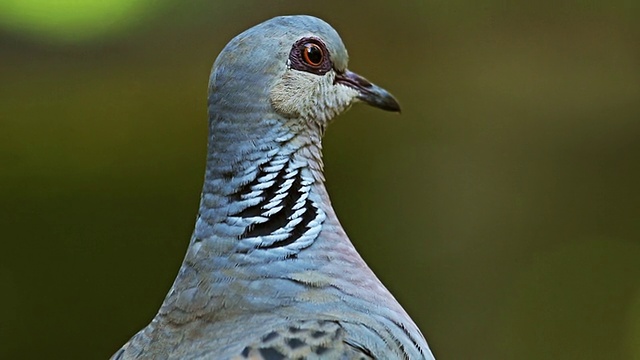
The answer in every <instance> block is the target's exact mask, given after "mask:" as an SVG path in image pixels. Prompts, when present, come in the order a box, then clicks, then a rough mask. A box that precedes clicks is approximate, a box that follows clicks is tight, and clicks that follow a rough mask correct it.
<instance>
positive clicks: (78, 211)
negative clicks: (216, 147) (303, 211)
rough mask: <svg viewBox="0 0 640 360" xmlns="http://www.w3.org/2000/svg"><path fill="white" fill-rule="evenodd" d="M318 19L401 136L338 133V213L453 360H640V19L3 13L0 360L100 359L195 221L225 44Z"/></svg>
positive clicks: (153, 296)
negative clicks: (213, 89) (376, 90)
mask: <svg viewBox="0 0 640 360" xmlns="http://www.w3.org/2000/svg"><path fill="white" fill-rule="evenodd" d="M296 13H306V14H312V15H316V16H320V17H322V18H324V19H325V20H327V21H328V22H329V23H331V24H332V25H333V26H334V27H335V28H336V29H337V30H338V31H339V32H340V33H341V35H342V37H343V40H344V41H345V43H346V45H347V47H348V49H349V51H350V55H351V62H350V68H351V69H352V70H354V71H357V72H359V73H361V74H363V75H365V76H367V77H368V78H369V79H370V80H372V81H374V82H376V83H378V84H380V85H382V86H384V87H386V88H387V89H389V90H390V91H391V92H393V93H394V94H395V95H396V96H397V98H398V99H399V100H400V102H401V104H402V106H403V113H402V115H400V116H397V115H394V114H389V113H385V112H382V111H378V110H376V109H372V108H369V107H366V106H356V107H354V108H353V109H351V110H350V111H349V112H348V113H347V114H345V115H343V116H341V117H340V118H338V119H337V121H335V122H334V123H333V124H332V126H331V127H330V128H329V131H328V133H327V135H326V137H325V143H324V144H325V163H326V173H327V174H326V175H327V179H328V187H329V191H330V192H331V194H332V199H333V203H334V206H335V208H336V210H337V212H338V214H339V216H340V218H341V220H342V223H343V225H344V226H345V228H346V229H347V232H348V233H349V235H350V237H351V239H352V240H353V242H354V243H355V245H356V247H357V248H358V249H359V251H360V252H361V254H362V255H363V256H364V258H365V259H366V260H367V261H368V263H369V264H370V265H371V267H372V268H373V269H374V270H375V271H376V273H377V274H378V275H379V277H380V278H381V279H382V280H383V282H384V283H385V284H386V285H387V286H388V287H389V288H390V289H391V290H392V292H393V293H394V294H395V295H396V297H397V298H398V299H399V301H400V302H401V303H402V304H403V305H404V306H405V308H406V309H407V311H408V312H409V313H410V314H411V315H412V316H413V318H414V319H415V321H416V322H417V323H418V325H419V326H420V327H421V329H422V330H423V332H424V333H425V335H426V336H427V338H428V340H429V343H430V345H431V347H432V349H433V350H434V352H435V354H436V355H438V358H439V359H640V219H639V216H640V191H639V183H640V20H639V19H640V2H638V1H621V0H620V1H608V2H605V1H599V2H589V1H573V2H572V1H537V2H531V1H524V0H522V1H511V2H502V1H480V2H478V1H463V0H459V1H404V2H391V1H353V2H340V1H324V2H319V3H315V4H311V3H307V2H304V3H303V2H299V1H271V2H266V1H257V0H256V1H243V2H240V1H238V2H231V1H229V2H214V1H177V0H176V1H169V0H165V1H159V0H136V1H132V0H127V1H124V0H104V1H101V2H100V1H93V0H84V1H82V0H75V1H71V0H64V1H63V0H60V1H46V0H21V1H11V0H0V240H1V242H0V358H2V359H44V358H47V359H54V358H65V359H106V358H108V357H109V356H110V355H111V354H112V353H113V352H114V351H115V350H116V349H118V347H119V346H121V345H122V344H123V343H124V342H125V341H126V340H127V339H128V338H129V337H130V336H131V335H133V334H134V333H135V332H136V331H137V330H139V329H140V328H141V327H143V326H144V325H146V323H147V322H148V321H149V320H150V319H151V318H152V317H153V315H154V314H155V312H156V311H157V309H158V307H159V305H160V303H161V301H162V299H163V298H164V296H165V294H166V292H167V290H168V289H169V287H170V285H171V283H172V281H173V278H174V277H175V275H176V272H177V270H178V268H179V266H180V263H181V261H182V258H183V255H184V252H185V249H186V246H187V243H188V240H189V237H190V234H191V229H192V226H193V224H194V219H195V215H196V211H197V204H198V201H199V193H200V189H201V186H202V178H203V170H204V159H205V149H206V130H207V127H206V126H207V125H206V122H207V116H206V87H207V80H208V75H209V70H210V68H211V64H212V63H213V60H214V59H215V57H216V56H217V54H218V52H219V51H220V50H221V49H222V47H223V46H224V45H225V44H226V42H227V41H228V40H229V39H231V38H232V37H233V36H235V35H236V34H237V33H239V32H241V31H243V30H244V29H246V28H248V27H250V26H252V25H254V24H256V23H258V22H261V21H263V20H265V19H268V18H270V17H272V16H275V15H281V14H296Z"/></svg>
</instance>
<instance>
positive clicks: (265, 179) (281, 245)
mask: <svg viewBox="0 0 640 360" xmlns="http://www.w3.org/2000/svg"><path fill="white" fill-rule="evenodd" d="M301 123H302V122H300V121H298V120H296V121H293V120H290V121H288V122H287V121H283V120H282V119H273V120H272V121H271V123H268V124H265V127H264V131H263V132H262V133H261V135H260V136H252V135H250V134H245V135H246V136H241V137H239V138H228V137H225V136H224V134H225V132H224V127H225V124H224V123H222V124H213V125H212V129H211V133H212V135H211V137H210V139H209V152H208V159H207V170H206V176H205V183H204V187H203V192H202V198H201V203H200V209H199V213H198V219H197V222H196V228H195V231H194V234H193V237H192V239H191V245H190V249H189V253H188V254H187V260H188V259H189V257H191V260H192V261H193V262H194V264H195V263H198V262H201V261H205V262H207V261H212V260H213V261H215V262H216V264H213V265H215V266H216V267H221V268H227V267H231V266H238V265H242V264H243V263H247V264H256V263H270V262H273V261H278V260H287V259H291V258H296V257H297V256H298V254H299V253H300V252H301V251H304V250H305V249H307V248H309V247H310V246H312V245H313V244H314V242H315V241H316V240H317V238H318V234H319V233H320V231H321V229H322V226H323V223H324V222H325V220H326V218H327V215H328V214H329V216H334V215H333V210H332V209H331V205H330V202H329V200H328V196H327V194H326V190H325V188H324V178H323V174H322V167H323V164H322V152H321V136H322V132H323V130H322V129H319V128H314V126H315V125H314V123H313V122H308V123H306V124H305V126H300V125H299V124H301ZM211 265H212V264H209V266H211Z"/></svg>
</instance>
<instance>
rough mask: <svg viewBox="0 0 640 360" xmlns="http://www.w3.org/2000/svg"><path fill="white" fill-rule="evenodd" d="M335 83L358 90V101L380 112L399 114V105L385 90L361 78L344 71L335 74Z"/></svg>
mask: <svg viewBox="0 0 640 360" xmlns="http://www.w3.org/2000/svg"><path fill="white" fill-rule="evenodd" d="M335 81H336V83H341V84H343V85H345V86H348V87H350V88H353V89H356V90H358V93H359V95H358V99H360V100H362V101H364V102H366V103H367V104H369V105H371V106H375V107H377V108H379V109H382V110H387V111H395V112H400V104H398V101H397V100H396V99H395V98H394V97H393V95H391V94H390V93H389V92H388V91H387V90H385V89H383V88H381V87H379V86H377V85H375V84H372V83H370V82H369V80H367V79H365V78H363V77H362V76H360V75H358V74H356V73H354V72H351V71H349V70H345V71H344V72H343V73H339V74H336V80H335Z"/></svg>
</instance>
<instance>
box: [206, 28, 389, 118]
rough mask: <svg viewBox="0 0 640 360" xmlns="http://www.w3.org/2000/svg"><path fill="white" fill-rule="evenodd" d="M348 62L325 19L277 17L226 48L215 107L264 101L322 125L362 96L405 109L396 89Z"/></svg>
mask: <svg viewBox="0 0 640 360" xmlns="http://www.w3.org/2000/svg"><path fill="white" fill-rule="evenodd" d="M347 63H348V55H347V50H346V48H345V46H344V44H343V42H342V40H341V39H340V36H339V35H338V33H337V32H336V31H335V30H334V29H333V28H332V27H331V26H330V25H329V24H327V23H326V22H324V21H323V20H320V19H318V18H315V17H312V16H281V17H276V18H273V19H271V20H268V21H265V22H263V23H261V24H259V25H256V26H254V27H253V28H251V29H249V30H247V31H245V32H243V33H242V34H240V35H238V36H237V37H235V38H234V39H233V40H231V42H229V44H227V46H226V47H225V49H224V50H223V51H222V52H221V54H220V56H219V57H218V59H217V60H216V62H215V64H214V68H213V71H212V76H211V79H210V84H209V90H210V108H211V107H214V108H216V107H217V108H220V107H225V106H231V105H232V104H231V102H234V101H235V100H237V101H238V102H237V103H236V105H238V104H244V105H242V106H243V107H244V108H245V109H246V107H247V106H249V107H251V108H252V109H253V107H257V106H260V105H262V106H265V107H269V109H264V108H262V106H260V107H261V110H270V112H272V113H276V114H278V115H280V116H282V117H284V118H287V119H301V120H306V121H315V122H317V123H319V124H320V125H321V127H324V126H325V125H326V124H327V123H328V122H329V121H330V120H331V119H332V118H334V117H335V116H336V115H338V114H340V113H341V112H343V111H344V110H346V109H347V108H348V107H349V106H350V105H351V104H353V103H354V102H358V101H363V102H365V103H368V104H369V105H372V106H375V107H378V108H381V109H383V110H388V111H400V106H399V105H398V102H397V101H396V100H395V99H394V97H393V96H392V95H391V94H389V93H388V92H387V91H386V90H384V89H382V88H381V87H378V86H376V85H374V84H372V83H370V82H369V81H367V80H366V79H365V78H364V77H362V76H360V75H358V74H356V73H354V72H351V71H349V70H348V69H347ZM216 94H234V95H233V96H238V97H239V98H241V99H229V98H226V99H222V98H219V97H217V96H216ZM246 104H253V105H246ZM246 110H249V111H251V109H246ZM235 111H238V109H237V108H236V109H235Z"/></svg>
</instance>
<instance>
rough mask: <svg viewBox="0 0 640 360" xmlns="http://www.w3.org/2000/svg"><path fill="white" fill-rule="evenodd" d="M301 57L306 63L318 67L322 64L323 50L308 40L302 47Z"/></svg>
mask: <svg viewBox="0 0 640 360" xmlns="http://www.w3.org/2000/svg"><path fill="white" fill-rule="evenodd" d="M302 59H303V60H304V62H305V63H307V65H310V66H313V67H318V66H320V65H322V60H324V52H323V51H322V48H321V47H320V46H319V45H318V44H314V43H311V42H308V43H306V44H304V47H303V49H302Z"/></svg>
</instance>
